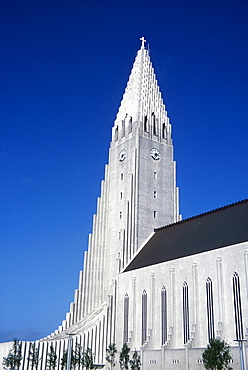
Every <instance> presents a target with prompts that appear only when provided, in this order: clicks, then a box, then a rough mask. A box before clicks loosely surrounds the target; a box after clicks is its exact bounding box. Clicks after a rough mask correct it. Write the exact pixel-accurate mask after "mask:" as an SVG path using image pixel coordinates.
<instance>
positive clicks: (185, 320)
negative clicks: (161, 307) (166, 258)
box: [183, 281, 189, 344]
mask: <svg viewBox="0 0 248 370" xmlns="http://www.w3.org/2000/svg"><path fill="white" fill-rule="evenodd" d="M188 340H189V291H188V284H187V283H186V281H185V282H184V283H183V343H184V344H186V343H187V342H188Z"/></svg>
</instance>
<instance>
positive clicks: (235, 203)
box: [154, 198, 248, 231]
mask: <svg viewBox="0 0 248 370" xmlns="http://www.w3.org/2000/svg"><path fill="white" fill-rule="evenodd" d="M247 201H248V198H245V199H242V200H238V201H237V202H234V203H231V204H227V205H225V206H222V207H218V208H214V209H211V210H210V211H206V212H203V213H200V214H198V215H195V216H191V217H188V218H185V219H184V220H180V221H177V222H174V223H171V224H169V225H165V226H161V227H158V228H155V229H154V231H158V230H161V229H164V228H166V227H169V226H172V225H176V224H179V223H182V222H186V221H188V220H192V219H194V218H197V217H200V216H204V215H207V214H210V213H214V212H217V211H220V210H223V209H225V208H228V207H232V206H235V205H237V204H239V203H245V202H247Z"/></svg>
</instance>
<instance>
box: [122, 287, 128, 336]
mask: <svg viewBox="0 0 248 370" xmlns="http://www.w3.org/2000/svg"><path fill="white" fill-rule="evenodd" d="M128 310H129V297H128V294H127V293H126V294H125V297H124V330H123V343H127V342H128Z"/></svg>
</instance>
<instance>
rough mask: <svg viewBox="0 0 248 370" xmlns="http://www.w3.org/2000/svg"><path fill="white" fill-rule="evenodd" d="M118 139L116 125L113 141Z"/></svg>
mask: <svg viewBox="0 0 248 370" xmlns="http://www.w3.org/2000/svg"><path fill="white" fill-rule="evenodd" d="M117 140H118V126H116V128H115V141H117Z"/></svg>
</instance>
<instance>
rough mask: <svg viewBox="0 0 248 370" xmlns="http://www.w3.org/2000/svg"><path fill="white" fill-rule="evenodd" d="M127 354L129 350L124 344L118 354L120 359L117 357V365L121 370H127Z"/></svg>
mask: <svg viewBox="0 0 248 370" xmlns="http://www.w3.org/2000/svg"><path fill="white" fill-rule="evenodd" d="M129 352H130V348H129V347H128V345H127V343H124V344H123V347H122V349H121V352H120V357H119V364H120V368H121V369H122V370H124V369H125V370H128V365H129Z"/></svg>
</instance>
